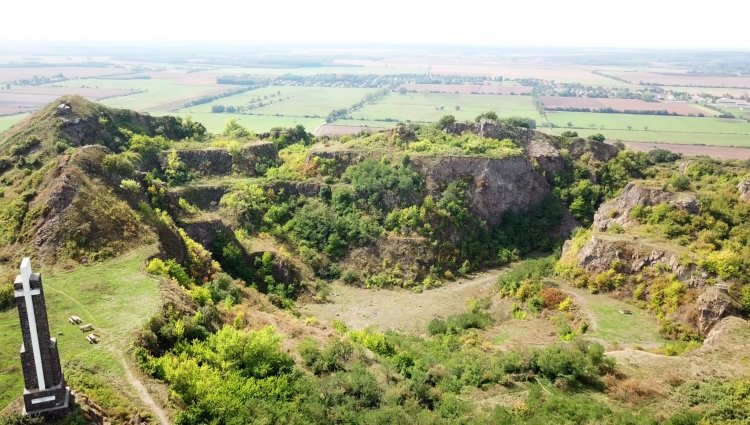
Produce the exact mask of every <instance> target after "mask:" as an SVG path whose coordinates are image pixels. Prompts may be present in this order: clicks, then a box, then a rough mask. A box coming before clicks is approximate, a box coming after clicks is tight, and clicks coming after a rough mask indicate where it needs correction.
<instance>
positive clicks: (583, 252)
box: [563, 234, 708, 287]
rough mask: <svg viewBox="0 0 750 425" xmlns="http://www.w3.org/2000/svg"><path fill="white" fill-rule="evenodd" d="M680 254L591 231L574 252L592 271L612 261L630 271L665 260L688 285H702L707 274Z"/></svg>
mask: <svg viewBox="0 0 750 425" xmlns="http://www.w3.org/2000/svg"><path fill="white" fill-rule="evenodd" d="M569 250H570V244H566V246H565V247H564V249H563V255H566V254H568V252H569ZM680 257H681V255H680V253H678V252H676V251H671V250H669V249H668V248H666V247H664V246H661V245H659V244H656V243H652V242H650V241H647V240H643V239H638V238H636V237H631V236H626V235H609V234H594V235H593V236H592V237H591V239H589V241H588V242H587V243H586V244H585V245H584V246H583V247H582V248H581V249H580V251H579V252H578V253H577V261H578V266H579V267H581V268H582V269H584V270H586V271H587V272H589V273H591V274H597V273H601V272H603V271H605V270H607V269H609V268H610V267H611V265H612V263H613V262H615V261H617V262H618V263H619V264H620V267H621V268H622V269H624V271H625V272H627V273H629V274H631V273H638V272H640V271H641V270H643V269H644V268H646V267H648V266H652V265H656V264H664V265H665V266H667V267H668V268H669V270H670V271H671V272H672V273H673V274H674V275H675V276H677V278H678V279H679V280H680V281H682V282H684V283H685V284H687V285H688V286H689V287H696V286H701V285H704V284H705V280H706V278H707V277H708V276H707V275H706V274H705V273H704V272H702V271H700V270H699V269H698V268H697V267H695V266H692V265H685V264H682V263H681V262H680Z"/></svg>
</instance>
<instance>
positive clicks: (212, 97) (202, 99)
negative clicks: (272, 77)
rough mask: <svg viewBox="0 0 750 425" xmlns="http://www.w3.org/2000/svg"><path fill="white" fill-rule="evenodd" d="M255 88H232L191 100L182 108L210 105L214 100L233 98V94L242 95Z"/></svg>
mask: <svg viewBox="0 0 750 425" xmlns="http://www.w3.org/2000/svg"><path fill="white" fill-rule="evenodd" d="M256 88H258V87H257V86H244V87H238V88H234V89H229V90H224V91H223V92H221V93H216V94H211V95H206V96H203V97H199V98H198V99H193V100H191V101H189V102H186V103H185V106H183V107H184V108H187V107H188V106H195V105H202V104H204V103H210V102H213V101H214V100H217V99H221V98H223V97H229V96H234V95H235V94H240V93H244V92H246V91H250V90H254V89H256Z"/></svg>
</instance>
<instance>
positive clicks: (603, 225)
mask: <svg viewBox="0 0 750 425" xmlns="http://www.w3.org/2000/svg"><path fill="white" fill-rule="evenodd" d="M658 204H670V205H672V206H674V207H676V208H679V209H681V210H683V211H685V212H687V213H689V214H698V213H699V212H700V204H699V203H698V199H697V198H696V197H695V195H693V194H692V193H687V192H666V191H663V190H659V189H648V188H645V187H641V186H638V185H636V184H634V183H628V185H627V186H625V188H624V189H623V191H622V194H620V196H618V197H616V198H614V199H610V200H609V201H607V202H605V203H604V204H602V205H601V206H600V207H599V210H598V211H597V212H596V214H594V224H593V227H594V229H595V230H598V231H606V230H607V229H609V228H610V227H611V226H612V225H614V224H618V225H620V226H622V227H623V228H627V227H628V226H630V225H632V224H634V223H635V220H634V219H633V218H631V217H630V211H632V209H633V208H634V207H636V206H639V205H640V206H644V207H646V206H654V205H658Z"/></svg>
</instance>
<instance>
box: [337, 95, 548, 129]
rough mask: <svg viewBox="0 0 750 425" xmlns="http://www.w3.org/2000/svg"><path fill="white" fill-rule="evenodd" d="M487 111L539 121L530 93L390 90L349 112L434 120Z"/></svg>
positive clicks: (394, 118) (355, 116)
mask: <svg viewBox="0 0 750 425" xmlns="http://www.w3.org/2000/svg"><path fill="white" fill-rule="evenodd" d="M487 111H495V112H496V113H497V114H498V115H499V116H504V117H508V116H526V117H530V118H534V119H535V120H537V122H542V117H541V115H539V112H538V111H537V109H536V107H535V106H534V102H533V100H532V99H531V96H506V95H482V94H443V93H407V94H399V93H390V94H388V95H387V96H385V97H383V98H381V99H378V100H377V101H375V102H373V103H371V104H368V105H366V106H365V107H364V108H362V109H359V110H357V111H354V112H352V113H351V114H350V115H351V118H352V119H355V120H356V119H362V120H369V121H393V122H398V121H419V122H435V121H437V120H439V119H440V118H441V117H442V116H444V115H453V116H455V117H456V118H457V119H459V120H470V119H474V118H475V117H476V116H477V115H479V114H481V113H484V112H487Z"/></svg>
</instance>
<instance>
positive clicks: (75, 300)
mask: <svg viewBox="0 0 750 425" xmlns="http://www.w3.org/2000/svg"><path fill="white" fill-rule="evenodd" d="M153 250H154V248H153V247H150V248H140V249H137V250H135V251H132V252H130V253H128V254H125V255H124V256H122V257H120V258H117V259H113V260H110V261H106V262H103V263H96V264H93V265H88V266H78V267H76V268H75V269H74V270H72V271H57V270H55V271H45V270H42V278H43V282H44V293H45V298H46V301H47V311H48V318H49V326H50V334H51V335H52V336H53V337H57V341H58V347H59V351H60V358H61V361H62V365H63V373H64V375H65V377H66V379H67V381H68V383H69V385H70V386H71V387H72V388H73V389H81V390H83V391H84V392H85V393H86V394H87V395H90V396H91V397H92V398H93V399H94V400H96V401H97V402H98V403H100V404H101V405H102V406H103V407H105V408H106V407H110V408H113V409H114V410H115V411H117V410H118V409H127V408H132V401H131V400H133V399H137V397H131V396H130V394H128V392H131V391H132V389H130V388H129V386H128V385H127V383H126V380H125V378H124V370H123V367H122V364H121V360H120V359H121V356H122V355H123V353H124V352H125V350H126V349H127V348H128V347H129V345H130V343H131V339H132V338H131V337H132V335H133V333H134V331H135V330H136V329H138V328H139V327H140V326H141V325H142V323H143V322H144V321H145V320H146V319H148V318H149V317H150V316H151V315H152V314H153V313H154V312H155V311H156V310H157V309H158V307H159V305H160V295H159V288H158V283H157V280H156V279H154V278H153V277H151V276H148V275H147V274H146V273H145V271H144V270H143V267H144V262H145V260H146V259H147V257H148V256H149V255H150V254H151V253H152V252H153ZM72 314H76V315H78V316H80V317H81V319H82V320H83V322H84V323H92V324H93V325H94V329H95V331H94V332H95V333H96V334H97V335H99V336H100V337H101V338H100V342H99V344H96V345H91V344H89V343H88V342H87V341H86V338H85V334H83V333H81V332H80V331H79V330H78V327H77V326H74V325H71V324H69V323H68V317H69V316H70V315H72ZM0 346H2V347H3V348H4V349H3V350H2V351H0V410H2V409H3V408H5V406H7V405H8V404H9V403H10V402H11V401H13V400H14V399H16V398H17V397H19V396H20V395H21V393H22V391H23V376H22V373H21V367H20V366H21V364H20V358H19V355H18V350H19V349H20V346H21V332H20V325H19V322H18V312H17V310H16V309H15V307H14V308H12V309H10V310H6V311H3V312H0ZM113 388H116V389H117V390H113ZM126 406H128V407H126Z"/></svg>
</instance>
